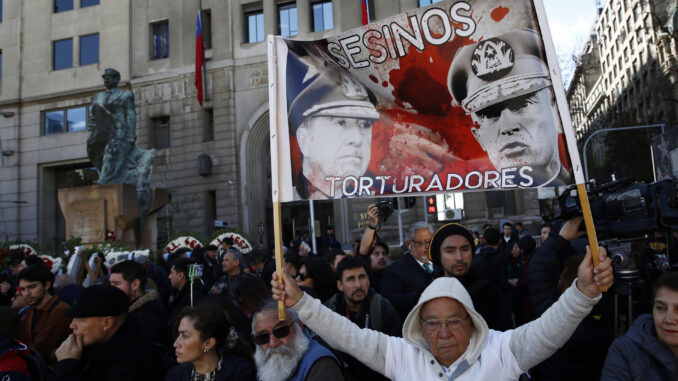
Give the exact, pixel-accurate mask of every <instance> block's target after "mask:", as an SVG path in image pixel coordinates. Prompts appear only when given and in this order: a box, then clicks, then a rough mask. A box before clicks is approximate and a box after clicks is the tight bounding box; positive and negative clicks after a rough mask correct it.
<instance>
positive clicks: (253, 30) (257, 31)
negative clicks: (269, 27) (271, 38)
mask: <svg viewBox="0 0 678 381" xmlns="http://www.w3.org/2000/svg"><path fill="white" fill-rule="evenodd" d="M245 18H246V19H247V42H259V41H264V11H261V10H259V11H255V12H248V13H246V14H245Z"/></svg>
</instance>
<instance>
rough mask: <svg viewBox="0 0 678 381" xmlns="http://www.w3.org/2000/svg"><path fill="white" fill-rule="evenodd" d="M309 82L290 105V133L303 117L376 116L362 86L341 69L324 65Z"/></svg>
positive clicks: (372, 117)
mask: <svg viewBox="0 0 678 381" xmlns="http://www.w3.org/2000/svg"><path fill="white" fill-rule="evenodd" d="M311 81H312V82H311V83H310V84H309V85H308V86H306V88H305V89H304V90H302V91H301V92H299V94H298V95H297V97H296V98H294V100H293V101H292V104H291V105H290V109H289V126H290V132H291V133H292V134H293V135H296V133H297V128H299V126H301V124H302V123H304V121H305V120H306V119H309V118H312V117H317V116H329V117H344V118H356V119H370V120H373V121H374V120H378V119H379V112H377V109H376V107H375V106H374V104H373V103H372V101H371V100H370V94H369V93H368V90H367V89H366V88H365V86H363V85H362V84H361V83H360V82H358V81H356V80H355V79H353V78H351V77H350V76H349V75H348V74H347V73H344V72H341V71H340V69H338V68H334V67H327V68H325V70H323V71H322V73H321V74H319V75H317V76H316V77H315V78H314V79H312V80H311Z"/></svg>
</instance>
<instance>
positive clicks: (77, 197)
mask: <svg viewBox="0 0 678 381" xmlns="http://www.w3.org/2000/svg"><path fill="white" fill-rule="evenodd" d="M168 201H169V199H168V194H167V191H166V190H165V189H162V188H158V189H151V194H150V204H149V208H148V212H147V216H146V223H145V226H144V231H143V232H141V237H138V230H139V226H140V222H141V220H140V218H139V217H140V216H139V203H138V200H137V189H136V186H135V185H131V184H108V185H91V186H86V187H77V188H64V189H59V206H61V211H62V212H63V214H64V217H65V219H66V239H69V238H71V237H80V238H81V239H82V244H83V245H94V244H97V243H100V242H103V241H104V240H105V239H106V231H112V232H113V234H115V238H116V241H119V242H120V243H122V244H123V245H125V246H129V247H131V248H137V249H138V248H146V249H151V250H155V249H156V248H157V242H156V237H157V234H158V229H157V226H156V216H157V213H158V212H159V211H160V209H161V208H162V207H163V206H164V205H165V204H167V203H168ZM137 242H139V244H138V245H137Z"/></svg>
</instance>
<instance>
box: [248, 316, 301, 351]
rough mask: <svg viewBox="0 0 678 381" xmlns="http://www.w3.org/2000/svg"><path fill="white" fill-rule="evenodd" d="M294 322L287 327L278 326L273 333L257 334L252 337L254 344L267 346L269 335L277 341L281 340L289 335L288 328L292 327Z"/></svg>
mask: <svg viewBox="0 0 678 381" xmlns="http://www.w3.org/2000/svg"><path fill="white" fill-rule="evenodd" d="M295 321H296V320H293V321H292V322H291V323H290V324H288V325H283V326H280V327H278V328H276V329H274V330H273V332H261V333H257V334H256V335H254V343H255V344H257V345H264V344H268V342H269V340H271V333H272V334H273V336H275V337H276V338H277V339H283V338H285V337H287V336H289V334H290V331H291V330H290V327H292V324H294V322H295Z"/></svg>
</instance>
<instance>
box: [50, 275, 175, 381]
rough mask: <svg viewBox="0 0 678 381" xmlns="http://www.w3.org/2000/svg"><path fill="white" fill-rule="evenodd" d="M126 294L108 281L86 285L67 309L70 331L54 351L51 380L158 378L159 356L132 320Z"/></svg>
mask: <svg viewBox="0 0 678 381" xmlns="http://www.w3.org/2000/svg"><path fill="white" fill-rule="evenodd" d="M127 305H128V299H127V295H125V293H124V292H122V291H121V290H119V289H118V288H116V287H113V286H110V285H96V286H91V287H88V288H86V289H85V290H84V291H83V292H82V293H81V294H80V295H78V297H77V298H76V299H75V301H74V302H73V305H72V306H71V307H70V308H69V309H68V310H67V311H66V313H67V314H68V315H70V316H71V317H73V321H72V322H71V329H72V330H73V333H71V335H70V336H68V338H67V339H66V340H65V341H64V342H63V343H62V344H61V346H60V347H59V348H58V349H57V350H56V357H57V360H58V361H59V362H58V363H57V366H56V378H55V379H56V380H58V381H61V380H63V381H66V380H68V381H79V380H83V381H84V380H110V381H113V380H115V381H120V380H127V381H129V380H139V381H151V380H162V379H163V377H164V368H163V366H162V363H161V357H160V353H159V352H158V350H157V349H156V348H155V346H154V345H153V343H151V342H150V341H149V340H148V339H147V338H146V337H145V336H143V335H141V332H140V331H139V329H138V327H137V326H136V325H135V324H134V321H131V320H127V319H126V317H127Z"/></svg>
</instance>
